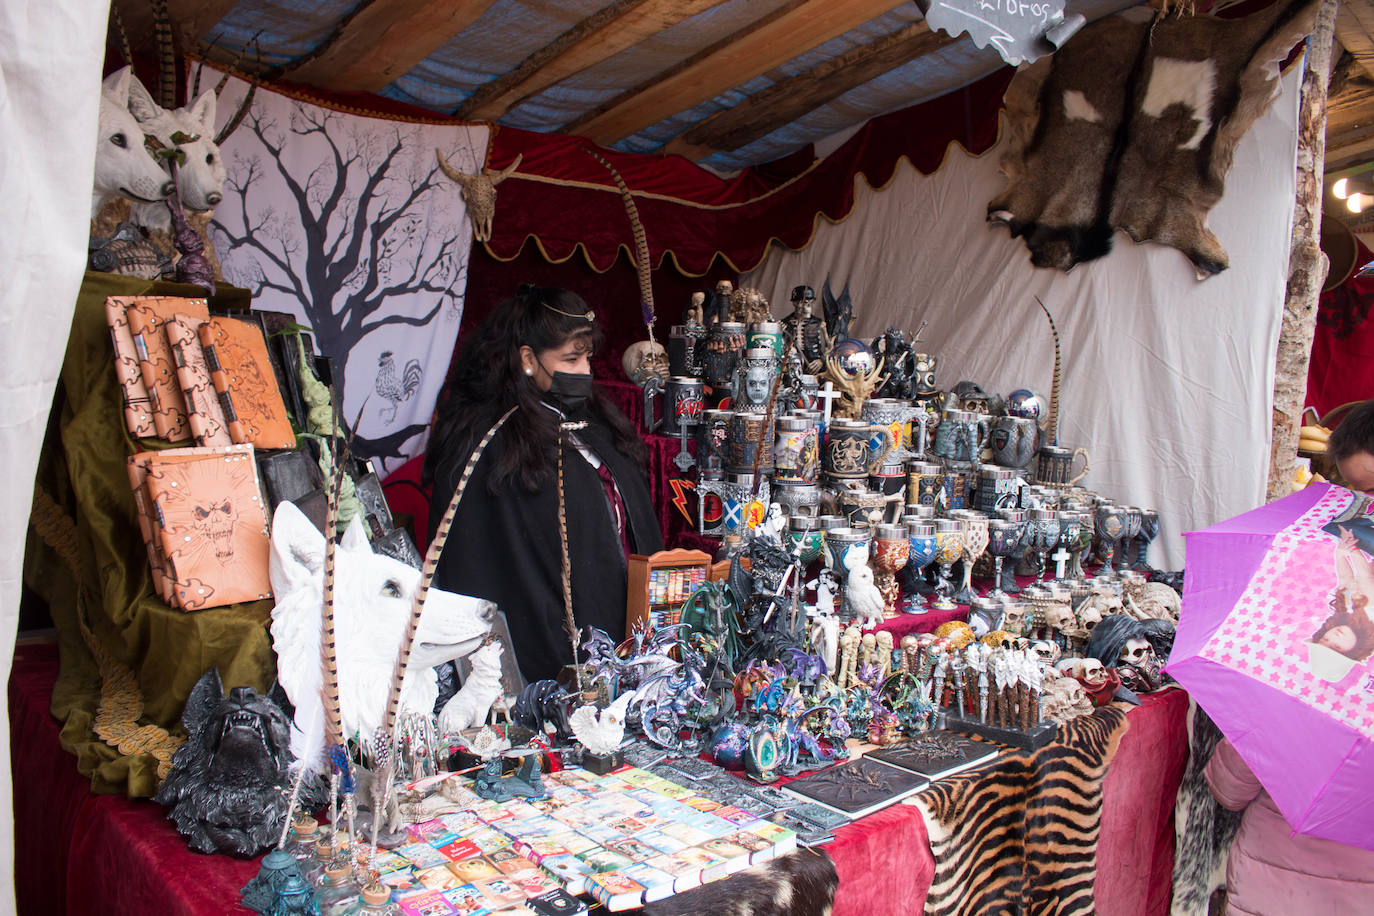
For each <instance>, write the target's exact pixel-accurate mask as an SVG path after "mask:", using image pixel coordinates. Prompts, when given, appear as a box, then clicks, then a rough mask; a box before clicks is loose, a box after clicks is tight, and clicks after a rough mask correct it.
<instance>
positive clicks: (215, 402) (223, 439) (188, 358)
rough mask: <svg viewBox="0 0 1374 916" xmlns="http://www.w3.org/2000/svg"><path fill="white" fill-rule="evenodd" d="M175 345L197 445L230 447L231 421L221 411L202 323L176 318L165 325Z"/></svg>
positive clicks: (188, 417) (187, 317) (174, 354)
mask: <svg viewBox="0 0 1374 916" xmlns="http://www.w3.org/2000/svg"><path fill="white" fill-rule="evenodd" d="M165 328H166V330H167V342H168V343H169V344H171V345H172V362H173V364H174V365H175V366H176V373H177V384H178V385H179V386H180V387H181V393H182V395H183V396H184V397H185V398H186V420H187V423H188V424H189V425H190V427H191V435H193V436H195V438H196V444H197V445H230V444H232V443H233V441H234V440H233V439H232V438H230V436H229V421H228V420H226V419H225V417H224V409H223V408H222V407H220V401H219V394H218V392H216V391H215V385H214V383H213V382H212V381H211V380H210V368H209V367H208V366H207V365H205V354H204V352H202V351H201V348H200V333H199V331H200V320H199V319H197V318H193V317H191V316H190V315H173V316H172V318H171V320H170V321H168V322H167V323H166V325H165Z"/></svg>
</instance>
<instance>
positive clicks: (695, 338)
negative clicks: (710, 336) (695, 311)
mask: <svg viewBox="0 0 1374 916" xmlns="http://www.w3.org/2000/svg"><path fill="white" fill-rule="evenodd" d="M705 340H706V328H705V327H703V326H702V325H700V324H697V323H696V322H694V321H693V322H688V323H687V324H675V325H673V327H672V328H671V329H670V330H669V332H668V371H669V372H670V373H672V374H673V375H690V376H692V377H693V378H697V379H699V378H701V357H702V350H703V349H704V347H703V344H704V342H705Z"/></svg>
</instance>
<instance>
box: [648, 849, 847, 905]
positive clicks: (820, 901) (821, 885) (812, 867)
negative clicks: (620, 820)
mask: <svg viewBox="0 0 1374 916" xmlns="http://www.w3.org/2000/svg"><path fill="white" fill-rule="evenodd" d="M839 886H840V878H839V875H837V874H836V873H835V863H834V862H832V861H830V857H829V856H827V855H826V854H825V853H823V852H821V851H819V850H815V849H798V850H797V851H796V852H792V853H788V854H787V855H785V856H782V857H780V858H777V859H773V860H772V861H771V862H764V863H762V864H760V865H755V866H752V867H751V868H746V869H745V870H744V871H742V872H738V873H736V874H734V875H731V876H730V877H729V878H727V879H725V880H724V881H715V882H712V883H711V884H706V885H703V886H701V887H698V888H693V889H692V890H690V891H687V892H685V893H682V894H678V895H677V896H675V897H669V898H668V899H667V900H660V901H658V902H657V903H651V904H649V905H648V906H646V907H644V910H643V913H644V916H701V914H705V913H710V914H711V916H829V913H830V909H831V907H832V906H833V905H834V903H835V889H836V888H837V887H839Z"/></svg>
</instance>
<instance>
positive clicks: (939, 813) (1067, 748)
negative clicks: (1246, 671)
mask: <svg viewBox="0 0 1374 916" xmlns="http://www.w3.org/2000/svg"><path fill="white" fill-rule="evenodd" d="M1126 728H1127V723H1126V713H1125V711H1124V707H1121V706H1120V705H1119V704H1114V705H1112V706H1104V707H1103V708H1101V709H1098V710H1096V711H1094V712H1093V713H1092V715H1087V716H1079V717H1078V718H1076V719H1073V720H1072V721H1069V722H1066V723H1064V724H1063V725H1061V726H1059V735H1058V736H1057V737H1056V738H1055V740H1053V741H1051V742H1050V743H1049V744H1047V745H1046V746H1045V747H1043V748H1041V749H1040V750H1038V751H1034V752H1026V751H1023V752H1019V753H1014V754H1007V755H1004V756H1003V757H1002V758H1000V759H999V761H998V764H997V766H995V767H984V768H980V769H978V770H977V771H974V772H970V773H958V774H956V775H954V776H950V777H948V778H946V779H941V780H939V781H938V782H936V783H934V784H932V785H931V786H930V788H928V789H925V790H923V791H922V792H920V793H919V794H918V795H916V796H915V797H914V798H912V799H910V800H908V801H907V802H906V804H909V805H914V806H916V808H918V809H919V810H920V812H921V815H922V817H923V818H924V819H925V823H926V831H927V832H928V833H929V835H930V851H931V853H932V854H933V855H934V857H935V877H934V879H933V880H932V882H931V885H930V891H929V893H928V894H927V896H926V905H925V912H926V916H985V914H989V913H1017V914H1023V916H1091V914H1092V913H1093V912H1094V910H1093V882H1094V880H1095V879H1096V877H1097V863H1096V856H1097V838H1098V834H1099V833H1100V831H1101V827H1102V780H1103V778H1104V777H1105V776H1106V773H1107V768H1108V766H1109V765H1110V764H1111V761H1112V758H1113V757H1114V756H1116V749H1117V747H1118V746H1119V745H1120V743H1121V738H1122V736H1123V735H1125V733H1126Z"/></svg>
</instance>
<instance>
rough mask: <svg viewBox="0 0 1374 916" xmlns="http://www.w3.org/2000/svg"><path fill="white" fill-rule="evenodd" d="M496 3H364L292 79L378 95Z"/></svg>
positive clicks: (382, 0) (489, 0) (455, 0)
mask: <svg viewBox="0 0 1374 916" xmlns="http://www.w3.org/2000/svg"><path fill="white" fill-rule="evenodd" d="M493 2H495V0H439V2H436V0H371V2H367V0H364V5H363V6H362V7H361V8H359V9H358V10H357V11H356V14H355V15H353V16H352V18H351V20H350V21H349V22H348V23H347V25H345V26H344V28H343V29H342V30H341V31H340V33H339V34H338V35H337V36H336V37H334V38H332V39H331V40H330V44H329V47H328V49H327V50H325V52H324V53H323V54H321V55H320V56H319V57H318V58H316V59H315V60H312V61H311V62H310V63H308V64H306V65H304V66H302V67H300V68H299V69H294V68H292V69H291V79H292V80H295V81H298V82H302V83H307V84H309V85H312V86H320V87H323V88H326V89H334V90H337V91H340V92H380V91H381V90H382V89H384V88H385V87H386V86H388V85H390V84H391V83H392V82H394V81H395V80H396V78H397V77H400V76H403V75H404V74H406V73H407V72H409V71H410V69H411V68H412V67H414V66H415V65H416V64H418V63H419V62H420V61H422V60H424V59H425V58H426V57H428V56H429V55H430V54H431V53H433V52H434V50H435V49H437V48H438V47H439V46H440V45H442V44H443V43H444V42H446V41H448V40H449V39H450V38H452V37H453V36H454V35H457V34H458V33H459V32H461V31H463V29H466V28H467V27H468V26H469V25H471V24H472V23H473V22H475V21H476V20H477V17H479V16H481V15H482V14H483V13H485V12H486V11H487V8H488V7H489V6H491V5H492V3H493Z"/></svg>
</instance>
